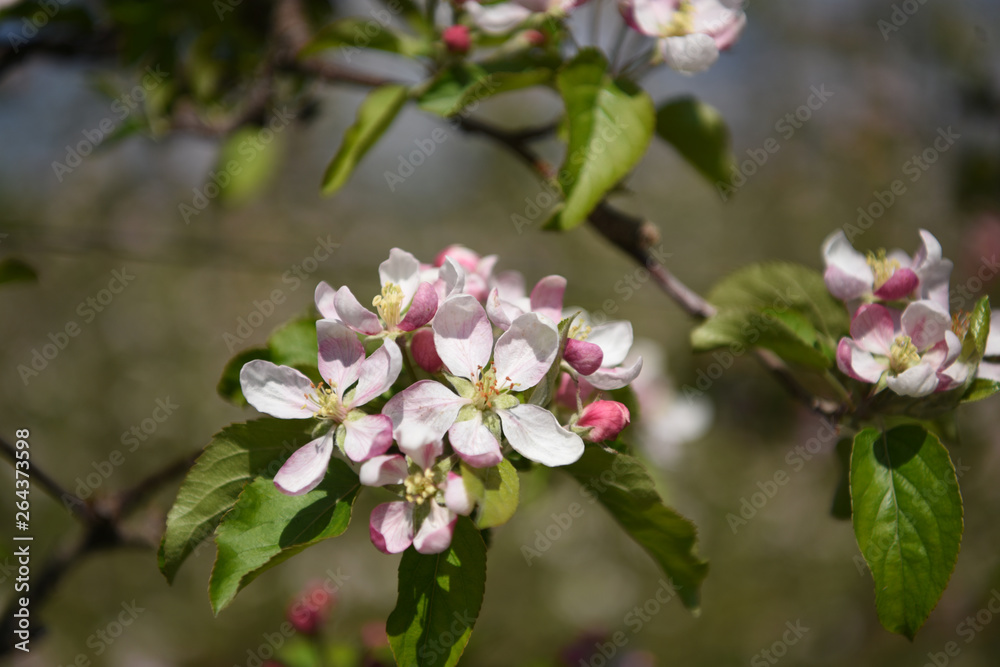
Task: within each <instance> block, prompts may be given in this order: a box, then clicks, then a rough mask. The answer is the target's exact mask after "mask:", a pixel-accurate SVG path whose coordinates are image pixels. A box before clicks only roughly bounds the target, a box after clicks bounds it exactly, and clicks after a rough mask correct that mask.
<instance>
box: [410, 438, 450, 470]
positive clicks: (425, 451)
mask: <svg viewBox="0 0 1000 667" xmlns="http://www.w3.org/2000/svg"><path fill="white" fill-rule="evenodd" d="M400 449H402V450H403V453H404V454H406V455H407V456H409V457H410V459H411V460H412V461H413V462H414V463H416V464H417V466H419V467H420V469H421V470H426V469H427V468H430V467H433V466H434V464H435V463H436V462H437V460H438V457H440V456H441V454H442V453H443V452H444V442H443V441H441V440H434V441H433V442H428V443H427V444H424V445H420V446H419V447H411V448H408V449H403V448H402V447H401V448H400Z"/></svg>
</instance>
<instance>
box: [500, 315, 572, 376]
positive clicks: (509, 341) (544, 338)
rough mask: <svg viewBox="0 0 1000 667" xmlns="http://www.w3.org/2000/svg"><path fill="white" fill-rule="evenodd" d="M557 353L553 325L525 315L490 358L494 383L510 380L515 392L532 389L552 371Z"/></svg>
mask: <svg viewBox="0 0 1000 667" xmlns="http://www.w3.org/2000/svg"><path fill="white" fill-rule="evenodd" d="M558 352H559V332H558V331H557V330H556V325H555V324H553V323H552V321H551V320H549V319H548V318H543V317H542V316H541V315H538V314H536V313H525V314H524V315H521V316H520V317H518V318H517V319H515V320H514V321H513V322H511V324H510V329H507V331H505V332H504V333H503V334H501V335H500V338H499V340H497V346H496V351H495V352H494V355H493V358H494V361H495V362H496V367H497V381H498V382H506V381H507V380H508V379H509V380H510V382H511V386H512V388H513V389H514V390H516V391H523V390H525V389H528V388H530V387H534V386H535V385H536V384H538V382H539V381H540V380H541V379H542V378H543V377H545V374H546V373H547V372H548V370H549V368H551V367H552V362H554V361H555V359H556V355H557V354H558Z"/></svg>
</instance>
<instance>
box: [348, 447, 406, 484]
mask: <svg viewBox="0 0 1000 667" xmlns="http://www.w3.org/2000/svg"><path fill="white" fill-rule="evenodd" d="M409 474H410V471H409V468H408V467H407V465H406V457H405V456H402V455H400V454H386V455H384V456H375V457H372V458H370V459H368V460H367V461H365V462H364V463H362V464H361V468H360V469H359V470H358V479H360V480H361V483H362V484H364V485H365V486H385V485H387V484H402V483H403V481H404V480H405V479H406V477H407V476H408V475H409Z"/></svg>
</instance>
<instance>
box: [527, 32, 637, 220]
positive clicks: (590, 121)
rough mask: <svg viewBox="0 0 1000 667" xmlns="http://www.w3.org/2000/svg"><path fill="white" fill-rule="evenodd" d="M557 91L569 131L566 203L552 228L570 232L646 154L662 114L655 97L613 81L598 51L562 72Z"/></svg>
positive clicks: (563, 175)
mask: <svg viewBox="0 0 1000 667" xmlns="http://www.w3.org/2000/svg"><path fill="white" fill-rule="evenodd" d="M556 87H557V88H558V89H559V93H560V94H561V95H562V98H563V102H564V103H565V105H566V117H567V129H568V142H567V149H566V158H565V159H564V160H563V164H562V168H561V169H560V171H559V184H560V186H561V187H562V191H563V196H564V197H565V201H564V202H563V203H562V204H561V205H560V206H559V207H558V209H557V210H556V212H555V214H554V215H553V217H552V218H551V219H550V220H549V221H548V222H547V223H546V227H547V228H549V229H560V230H566V229H572V228H573V227H576V226H577V225H580V224H581V223H583V222H584V220H586V219H587V216H589V215H590V212H591V211H593V210H594V207H595V206H597V204H598V203H600V201H601V200H602V199H604V197H605V195H607V193H608V192H609V191H610V190H611V189H612V188H614V187H615V186H617V185H618V183H619V182H620V181H621V180H622V179H623V178H625V176H626V175H628V173H629V172H630V171H631V170H632V168H633V167H635V165H636V164H637V163H638V162H639V160H640V159H641V158H642V156H643V155H644V154H645V153H646V147H647V146H649V142H650V141H651V140H652V137H653V129H654V126H655V123H656V119H655V115H656V114H655V110H654V108H653V101H652V100H651V99H650V98H649V95H648V94H646V92H645V91H643V90H641V89H639V88H637V87H635V86H634V85H632V84H630V83H628V82H625V81H615V80H613V79H612V77H611V75H610V73H609V72H608V62H607V60H606V59H605V57H604V56H603V55H602V54H601V53H600V52H598V51H596V50H593V49H584V50H582V51H580V53H579V54H577V56H576V57H575V58H573V60H572V61H570V62H569V63H568V64H567V65H566V66H565V67H564V68H563V69H562V70H560V72H559V73H558V74H557V75H556Z"/></svg>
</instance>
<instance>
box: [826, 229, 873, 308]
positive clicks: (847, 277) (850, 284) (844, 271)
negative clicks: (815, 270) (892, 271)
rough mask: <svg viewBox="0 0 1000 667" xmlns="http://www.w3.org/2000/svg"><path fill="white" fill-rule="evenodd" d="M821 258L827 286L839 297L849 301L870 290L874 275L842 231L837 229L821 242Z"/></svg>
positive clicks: (866, 261)
mask: <svg viewBox="0 0 1000 667" xmlns="http://www.w3.org/2000/svg"><path fill="white" fill-rule="evenodd" d="M823 261H824V262H825V263H826V273H825V274H824V275H823V279H824V280H825V281H826V288H827V289H828V290H830V293H831V294H833V295H834V296H835V297H837V298H838V299H841V300H843V301H850V300H852V299H857V298H858V297H860V296H862V295H864V294H867V293H868V292H869V291H871V288H872V284H873V283H874V282H875V275H874V274H873V273H872V269H871V267H870V266H868V260H866V259H865V256H864V255H862V254H861V253H860V252H858V251H857V250H855V249H854V246H852V245H851V242H850V241H848V240H847V235H846V234H844V232H843V230H840V231H837V232H835V233H833V234H831V235H830V236H828V237H827V238H826V240H825V241H824V242H823Z"/></svg>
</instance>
